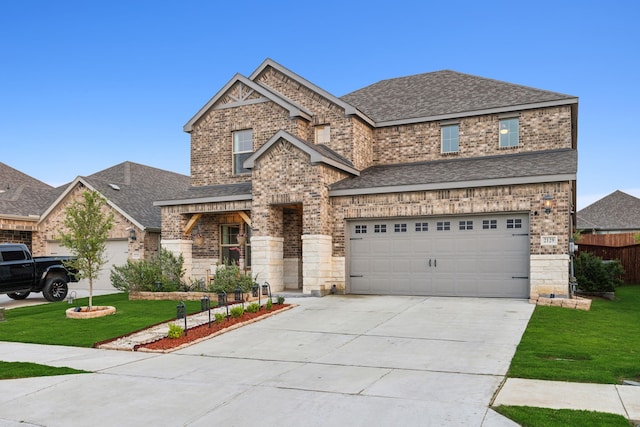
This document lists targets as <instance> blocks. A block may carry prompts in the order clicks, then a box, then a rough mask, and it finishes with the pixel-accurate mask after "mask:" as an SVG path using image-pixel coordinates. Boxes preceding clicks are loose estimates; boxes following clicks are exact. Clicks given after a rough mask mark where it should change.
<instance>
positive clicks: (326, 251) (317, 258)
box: [302, 234, 333, 295]
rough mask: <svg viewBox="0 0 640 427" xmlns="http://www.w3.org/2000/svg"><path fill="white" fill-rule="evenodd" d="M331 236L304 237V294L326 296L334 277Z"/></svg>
mask: <svg viewBox="0 0 640 427" xmlns="http://www.w3.org/2000/svg"><path fill="white" fill-rule="evenodd" d="M331 242H332V239H331V236H326V235H323V234H305V235H303V236H302V293H304V294H310V293H312V292H313V291H315V292H313V293H316V292H317V293H318V294H319V295H324V294H325V293H326V291H327V290H328V289H326V286H327V285H328V284H329V282H331V279H332V277H333V274H332V267H333V257H332V256H331Z"/></svg>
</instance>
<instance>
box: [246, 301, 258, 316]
mask: <svg viewBox="0 0 640 427" xmlns="http://www.w3.org/2000/svg"><path fill="white" fill-rule="evenodd" d="M259 310H260V305H259V304H258V303H257V302H254V303H251V304H249V305H248V306H247V312H249V313H257V312H258V311H259Z"/></svg>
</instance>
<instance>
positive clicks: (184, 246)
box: [160, 239, 193, 280]
mask: <svg viewBox="0 0 640 427" xmlns="http://www.w3.org/2000/svg"><path fill="white" fill-rule="evenodd" d="M160 247H161V248H164V249H166V250H168V251H170V252H172V253H173V254H174V255H175V256H178V255H180V254H182V258H183V259H184V264H183V267H184V270H185V274H184V279H185V280H188V279H189V278H191V272H192V267H193V252H192V248H193V241H192V240H182V239H176V240H161V241H160Z"/></svg>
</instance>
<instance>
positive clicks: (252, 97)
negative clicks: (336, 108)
mask: <svg viewBox="0 0 640 427" xmlns="http://www.w3.org/2000/svg"><path fill="white" fill-rule="evenodd" d="M269 101H271V102H275V103H276V104H278V105H280V106H281V107H282V108H284V109H285V110H287V111H289V115H290V117H302V118H304V119H306V120H311V117H312V115H313V114H312V113H311V112H310V111H309V110H307V109H306V108H304V107H302V106H299V105H296V104H295V103H294V102H293V101H291V100H289V99H286V98H285V97H283V96H282V95H279V94H276V93H275V92H273V91H271V90H270V89H269V88H267V87H265V86H263V85H260V84H257V83H255V82H253V81H251V80H249V79H247V78H246V77H244V76H242V75H240V74H236V75H235V76H234V77H233V78H232V79H231V80H229V82H227V84H226V85H224V86H223V87H222V89H220V90H219V91H218V93H216V94H215V95H214V96H213V98H211V99H210V100H209V101H208V102H207V103H206V104H205V105H204V106H203V107H202V108H201V109H200V110H199V111H198V112H197V113H196V114H195V115H194V116H193V117H192V118H191V119H190V120H189V121H188V122H187V123H186V124H185V125H184V127H183V130H184V131H185V132H191V131H192V130H193V126H194V125H195V123H196V122H197V121H198V120H200V118H202V116H204V115H205V114H206V113H207V112H208V111H209V110H211V109H212V108H233V107H238V106H242V105H249V104H255V103H260V102H269Z"/></svg>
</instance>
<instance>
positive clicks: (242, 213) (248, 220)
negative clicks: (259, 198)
mask: <svg viewBox="0 0 640 427" xmlns="http://www.w3.org/2000/svg"><path fill="white" fill-rule="evenodd" d="M238 215H240V218H242V220H243V221H244V222H245V223H246V224H247V225H248V226H249V227H251V217H249V215H247V214H246V213H245V212H243V211H240V212H238Z"/></svg>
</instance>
